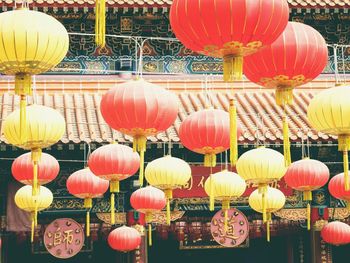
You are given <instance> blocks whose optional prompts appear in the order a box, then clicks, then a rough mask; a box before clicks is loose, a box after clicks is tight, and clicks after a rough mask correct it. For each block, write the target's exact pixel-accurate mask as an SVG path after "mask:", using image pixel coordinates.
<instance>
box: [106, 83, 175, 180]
mask: <svg viewBox="0 0 350 263" xmlns="http://www.w3.org/2000/svg"><path fill="white" fill-rule="evenodd" d="M100 107H101V114H102V116H103V118H104V120H105V121H106V122H107V124H108V125H109V126H111V127H112V128H113V129H115V130H117V131H120V132H122V133H125V134H128V135H130V136H132V137H133V144H134V145H133V147H134V151H136V150H137V151H139V152H140V175H139V176H140V184H141V185H142V184H143V170H144V169H143V168H144V153H145V151H146V141H147V136H151V135H152V136H153V135H156V134H157V133H159V132H162V131H165V130H166V129H168V128H169V127H170V126H171V125H172V124H173V123H174V121H175V119H176V117H177V114H178V102H177V98H176V96H175V95H174V94H173V93H171V92H169V91H167V90H165V89H163V88H162V87H160V86H157V85H154V84H152V83H148V82H146V81H145V80H143V79H139V80H131V81H128V82H125V83H123V84H121V85H118V86H117V87H115V88H112V89H110V90H109V91H108V92H107V93H106V94H105V95H104V96H103V97H102V100H101V106H100Z"/></svg>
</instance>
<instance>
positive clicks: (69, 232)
mask: <svg viewBox="0 0 350 263" xmlns="http://www.w3.org/2000/svg"><path fill="white" fill-rule="evenodd" d="M84 238H85V236H84V231H83V228H82V227H81V225H80V224H78V223H77V222H75V221H74V220H73V219H70V218H61V219H56V220H55V221H53V222H52V223H51V224H50V225H48V226H47V228H46V229H45V234H44V244H45V247H46V249H47V251H48V252H49V253H50V254H51V255H53V256H54V257H56V258H62V259H65V258H71V257H73V256H75V255H76V254H78V253H79V251H80V250H81V249H82V247H83V245H84Z"/></svg>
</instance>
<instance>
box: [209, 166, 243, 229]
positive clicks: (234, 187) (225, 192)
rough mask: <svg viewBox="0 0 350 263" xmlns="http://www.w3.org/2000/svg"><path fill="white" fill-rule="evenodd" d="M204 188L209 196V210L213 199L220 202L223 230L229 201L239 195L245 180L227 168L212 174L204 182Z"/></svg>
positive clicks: (212, 204)
mask: <svg viewBox="0 0 350 263" xmlns="http://www.w3.org/2000/svg"><path fill="white" fill-rule="evenodd" d="M204 190H205V192H206V193H207V195H209V197H210V210H211V211H213V210H214V200H215V199H216V200H219V201H221V202H222V210H223V211H224V214H225V221H224V222H225V224H224V226H225V230H226V229H227V211H228V210H229V209H230V201H231V200H232V199H234V198H236V197H240V196H241V195H243V193H244V192H245V190H246V183H245V181H244V180H243V179H242V178H241V177H240V176H239V175H238V174H236V173H233V172H229V171H227V170H224V171H221V172H218V173H215V174H212V175H210V176H209V178H208V179H207V180H206V182H205V184H204Z"/></svg>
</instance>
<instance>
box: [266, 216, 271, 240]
mask: <svg viewBox="0 0 350 263" xmlns="http://www.w3.org/2000/svg"><path fill="white" fill-rule="evenodd" d="M270 221H271V214H270V213H269V214H268V216H267V222H266V240H267V242H270V240H271V234H270Z"/></svg>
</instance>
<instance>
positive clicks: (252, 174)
mask: <svg viewBox="0 0 350 263" xmlns="http://www.w3.org/2000/svg"><path fill="white" fill-rule="evenodd" d="M237 172H238V174H239V175H240V176H241V177H242V178H243V179H244V180H246V181H248V182H252V183H255V184H266V183H269V182H271V181H275V180H279V179H281V178H282V177H283V176H284V174H285V172H286V168H285V166H284V157H283V155H282V154H281V153H279V152H277V151H275V150H272V149H268V148H264V147H260V148H257V149H253V150H250V151H248V152H245V153H244V154H242V155H241V157H240V158H239V159H238V162H237Z"/></svg>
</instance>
